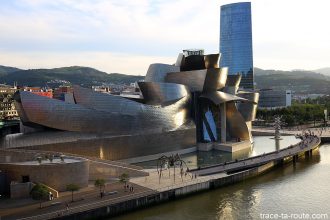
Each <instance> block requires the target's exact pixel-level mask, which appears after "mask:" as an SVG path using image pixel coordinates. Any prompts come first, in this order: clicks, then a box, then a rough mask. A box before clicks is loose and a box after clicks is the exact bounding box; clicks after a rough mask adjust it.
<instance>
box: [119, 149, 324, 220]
mask: <svg viewBox="0 0 330 220" xmlns="http://www.w3.org/2000/svg"><path fill="white" fill-rule="evenodd" d="M329 171H330V144H328V145H323V146H321V147H320V149H319V150H316V151H313V156H312V157H308V158H299V160H298V162H297V163H296V165H295V166H294V165H293V164H292V163H290V164H287V165H284V166H282V167H278V168H276V169H274V170H272V171H271V172H268V173H266V174H264V175H261V176H258V177H256V178H253V179H249V180H247V181H244V182H240V183H237V184H234V185H231V186H228V187H223V188H220V189H216V190H212V191H208V192H205V193H200V194H197V195H195V196H189V197H187V198H184V199H180V200H176V201H173V202H169V203H165V204H162V205H158V206H153V207H151V208H148V209H144V210H140V211H137V212H134V213H130V214H127V215H122V216H119V217H117V218H115V219H118V220H119V219H121V220H131V219H132V220H133V219H141V220H149V219H156V220H167V219H171V220H172V219H173V220H176V219H189V220H195V219H196V220H197V219H210V220H215V219H219V220H220V219H221V220H222V219H247V220H248V219H260V214H261V213H288V214H290V213H309V214H312V213H326V214H328V216H329V217H330V202H329V193H330V188H329V181H330V172H329Z"/></svg>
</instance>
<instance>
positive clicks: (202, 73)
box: [165, 68, 228, 92]
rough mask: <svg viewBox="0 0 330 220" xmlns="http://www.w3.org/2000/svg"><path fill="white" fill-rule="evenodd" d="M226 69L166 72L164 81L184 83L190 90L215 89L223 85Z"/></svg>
mask: <svg viewBox="0 0 330 220" xmlns="http://www.w3.org/2000/svg"><path fill="white" fill-rule="evenodd" d="M227 71H228V69H227V68H215V69H203V70H192V71H182V72H176V73H168V74H167V75H166V77H165V82H168V83H177V84H182V85H185V86H187V87H188V88H189V90H190V91H191V92H201V91H206V92H207V91H216V90H219V89H221V88H223V87H224V86H225V84H226V79H227Z"/></svg>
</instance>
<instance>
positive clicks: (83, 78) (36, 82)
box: [0, 66, 330, 94]
mask: <svg viewBox="0 0 330 220" xmlns="http://www.w3.org/2000/svg"><path fill="white" fill-rule="evenodd" d="M254 73H255V82H256V83H257V88H258V89H268V88H273V89H281V90H287V89H290V90H293V91H295V92H296V93H307V94H308V93H324V94H330V76H326V75H323V74H320V73H316V72H313V71H304V70H295V71H281V70H263V69H259V68H255V72H254ZM143 79H144V76H135V75H125V74H119V73H110V74H108V73H105V72H102V71H99V70H96V69H93V68H90V67H81V66H71V67H62V68H54V69H30V70H21V69H17V68H14V67H7V66H0V83H6V84H9V85H13V84H14V82H17V85H20V86H41V87H43V86H46V85H48V86H50V87H56V86H59V85H61V84H77V85H81V86H85V87H90V86H92V85H101V84H103V83H107V84H111V83H112V84H129V83H132V82H136V81H139V80H143Z"/></svg>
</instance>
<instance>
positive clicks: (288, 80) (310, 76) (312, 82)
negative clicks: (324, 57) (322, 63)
mask: <svg viewBox="0 0 330 220" xmlns="http://www.w3.org/2000/svg"><path fill="white" fill-rule="evenodd" d="M254 73H255V81H256V83H257V88H258V89H268V88H272V89H281V90H293V91H295V92H296V93H305V94H309V93H324V94H330V86H329V85H330V76H325V75H323V74H320V73H316V72H313V71H304V70H295V71H282V70H263V69H259V68H255V69H254Z"/></svg>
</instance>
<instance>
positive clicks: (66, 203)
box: [65, 202, 69, 211]
mask: <svg viewBox="0 0 330 220" xmlns="http://www.w3.org/2000/svg"><path fill="white" fill-rule="evenodd" d="M65 205H66V211H69V203H68V202H65Z"/></svg>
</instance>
